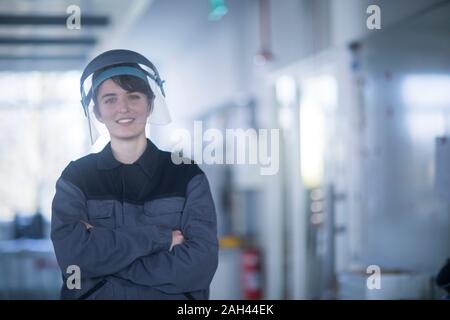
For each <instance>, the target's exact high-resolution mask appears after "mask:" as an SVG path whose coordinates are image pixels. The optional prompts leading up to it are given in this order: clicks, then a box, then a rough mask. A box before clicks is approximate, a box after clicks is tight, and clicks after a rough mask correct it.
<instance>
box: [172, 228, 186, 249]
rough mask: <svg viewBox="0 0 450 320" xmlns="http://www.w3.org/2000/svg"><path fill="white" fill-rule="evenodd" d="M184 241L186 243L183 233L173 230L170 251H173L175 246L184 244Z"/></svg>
mask: <svg viewBox="0 0 450 320" xmlns="http://www.w3.org/2000/svg"><path fill="white" fill-rule="evenodd" d="M183 241H184V236H183V234H182V233H181V231H180V230H173V231H172V244H171V246H170V249H169V251H172V248H173V247H174V246H176V245H177V244H182V243H183Z"/></svg>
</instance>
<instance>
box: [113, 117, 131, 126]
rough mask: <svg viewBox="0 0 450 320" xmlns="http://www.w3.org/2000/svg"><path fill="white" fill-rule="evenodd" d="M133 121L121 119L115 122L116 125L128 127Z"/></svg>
mask: <svg viewBox="0 0 450 320" xmlns="http://www.w3.org/2000/svg"><path fill="white" fill-rule="evenodd" d="M133 121H134V118H122V119H119V120H117V121H116V123H118V124H121V125H128V124H130V123H132V122H133Z"/></svg>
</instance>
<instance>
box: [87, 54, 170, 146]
mask: <svg viewBox="0 0 450 320" xmlns="http://www.w3.org/2000/svg"><path fill="white" fill-rule="evenodd" d="M117 76H129V77H135V78H137V79H141V80H143V81H144V83H145V84H146V85H148V87H147V86H146V88H150V91H148V90H145V91H148V96H147V104H146V105H145V109H144V108H143V107H142V102H140V103H135V102H133V101H131V100H130V101H121V102H120V103H121V106H122V107H121V108H122V109H121V111H120V112H124V113H123V114H122V113H118V112H117V110H116V111H115V114H112V115H110V119H109V120H110V121H109V122H108V121H105V118H107V117H108V115H105V110H106V113H107V112H109V110H113V107H110V106H114V104H111V103H110V102H108V103H110V104H109V105H108V107H102V108H101V107H100V106H99V104H100V103H97V102H99V101H98V100H99V99H98V98H99V97H98V96H97V99H95V94H96V93H98V91H99V89H100V87H101V85H102V84H103V83H104V82H105V81H106V80H108V79H111V78H113V77H117ZM163 83H164V81H163V80H161V78H160V76H159V73H158V71H157V69H156V68H155V67H154V66H153V64H152V63H151V62H150V61H149V60H147V58H145V57H144V56H142V55H140V54H138V53H136V52H134V51H130V50H111V51H107V52H104V53H102V54H101V55H99V56H97V57H96V58H95V59H93V60H92V61H91V62H90V63H89V64H88V65H87V66H86V68H85V70H84V71H83V74H82V76H81V79H80V93H81V104H82V106H83V110H84V113H85V115H86V118H87V121H88V127H89V136H90V141H91V144H94V143H95V142H96V141H97V140H99V139H101V140H109V139H110V138H109V131H108V128H107V125H109V126H110V128H109V129H110V130H111V129H112V128H118V127H119V126H120V127H121V128H120V129H119V130H121V129H123V130H127V128H126V127H129V128H133V127H132V126H134V128H136V126H145V132H146V134H147V135H148V134H149V132H150V130H149V126H150V125H152V124H153V125H166V124H168V123H170V121H171V118H170V114H169V110H168V108H167V104H166V101H165V93H164V88H163ZM122 89H123V88H122ZM127 89H129V88H127ZM127 91H130V90H127ZM146 95H147V94H146ZM95 100H97V101H95ZM116 100H117V99H116ZM111 101H115V100H111ZM124 105H125V106H124ZM114 108H116V107H114ZM149 111H150V112H149ZM99 114H101V116H100V117H99ZM121 118H123V119H124V120H121ZM128 118H130V119H132V123H127V122H122V121H129V120H127V119H128ZM112 120H114V122H113V121H112ZM117 121H118V122H117ZM130 130H131V129H130Z"/></svg>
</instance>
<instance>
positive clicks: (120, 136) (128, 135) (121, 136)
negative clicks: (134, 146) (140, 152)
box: [110, 131, 145, 140]
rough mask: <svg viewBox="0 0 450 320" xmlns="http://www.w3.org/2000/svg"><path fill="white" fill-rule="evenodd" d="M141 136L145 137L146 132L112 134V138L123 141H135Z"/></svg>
mask: <svg viewBox="0 0 450 320" xmlns="http://www.w3.org/2000/svg"><path fill="white" fill-rule="evenodd" d="M141 135H144V136H145V131H138V132H114V133H110V136H111V137H114V138H116V139H121V140H130V139H135V138H138V137H139V136H141Z"/></svg>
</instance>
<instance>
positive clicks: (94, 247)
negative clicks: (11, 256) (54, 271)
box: [51, 177, 172, 278]
mask: <svg viewBox="0 0 450 320" xmlns="http://www.w3.org/2000/svg"><path fill="white" fill-rule="evenodd" d="M80 220H84V221H88V219H87V206H86V198H85V195H84V193H83V192H82V191H81V190H80V189H79V188H78V187H77V186H76V185H75V184H73V183H71V182H70V181H68V180H66V179H64V177H60V178H59V179H58V181H57V183H56V194H55V197H54V199H53V202H52V222H51V239H52V242H53V246H54V249H55V254H56V258H57V260H58V264H59V266H60V268H61V270H62V272H63V274H65V272H66V270H67V267H68V266H69V265H77V266H78V267H79V268H80V271H81V275H82V276H83V277H89V278H92V277H97V276H104V275H109V274H114V273H116V272H117V271H119V270H121V269H123V268H124V267H126V266H127V265H129V264H130V263H132V262H133V261H134V260H136V259H137V258H139V257H142V256H145V255H148V254H151V253H155V252H159V251H164V250H166V251H168V250H169V247H170V245H171V242H172V231H171V230H170V229H168V228H162V227H156V226H141V227H133V228H131V227H127V228H120V229H116V230H111V229H107V228H103V227H94V228H91V229H89V230H87V229H86V227H85V225H84V224H83V223H81V222H80Z"/></svg>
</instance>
